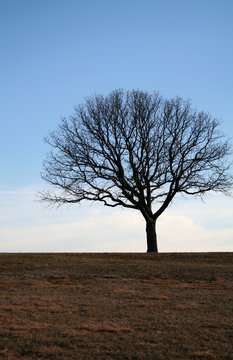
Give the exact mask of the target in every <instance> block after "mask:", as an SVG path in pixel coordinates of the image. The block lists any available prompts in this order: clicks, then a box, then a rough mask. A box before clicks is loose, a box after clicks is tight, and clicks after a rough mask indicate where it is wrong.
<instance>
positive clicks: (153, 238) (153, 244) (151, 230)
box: [146, 219, 158, 252]
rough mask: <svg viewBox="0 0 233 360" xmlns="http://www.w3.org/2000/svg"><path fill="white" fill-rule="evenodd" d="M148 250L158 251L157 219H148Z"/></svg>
mask: <svg viewBox="0 0 233 360" xmlns="http://www.w3.org/2000/svg"><path fill="white" fill-rule="evenodd" d="M146 237H147V252H158V247H157V235H156V230H155V221H154V220H151V219H150V220H148V219H147V220H146Z"/></svg>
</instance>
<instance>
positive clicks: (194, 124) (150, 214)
mask: <svg viewBox="0 0 233 360" xmlns="http://www.w3.org/2000/svg"><path fill="white" fill-rule="evenodd" d="M46 142H47V143H48V144H49V145H50V146H51V147H52V151H51V152H50V154H48V157H47V160H46V161H45V163H44V172H43V173H42V178H43V179H44V180H46V181H47V182H48V183H49V184H52V185H54V186H55V187H56V188H57V189H60V191H57V192H49V191H48V192H44V193H42V194H41V198H42V200H45V201H47V202H49V203H50V204H57V205H61V204H63V203H80V202H81V201H82V200H90V201H101V202H103V203H104V205H106V206H110V207H115V206H123V207H126V208H130V209H136V210H139V211H140V212H141V214H142V215H143V217H144V219H145V221H146V234H147V251H148V252H157V251H158V248H157V237H156V221H157V219H158V217H159V216H160V215H161V214H162V213H163V212H164V210H165V209H166V208H167V207H168V205H170V204H171V202H172V200H173V198H174V197H175V195H176V194H179V193H180V194H184V195H200V196H202V195H203V194H205V193H206V192H209V191H218V192H222V193H228V192H229V190H230V188H231V186H232V183H233V182H232V176H231V174H230V171H229V170H230V164H229V163H227V155H228V154H229V153H230V146H229V142H228V140H226V139H225V138H224V136H223V135H222V134H221V133H220V131H219V123H218V121H217V120H216V119H213V118H212V117H211V116H210V115H209V114H207V113H205V112H197V111H195V110H193V109H192V108H191V105H190V102H188V101H184V100H182V99H181V98H179V97H177V98H174V99H170V100H164V99H163V98H162V97H161V96H160V95H159V94H158V93H154V94H153V95H149V94H148V93H147V92H142V91H134V90H133V91H129V92H126V93H125V92H124V91H123V90H116V91H113V92H111V93H110V94H109V95H108V96H106V97H104V96H95V97H92V98H88V99H87V100H86V102H85V104H84V105H80V106H78V107H77V108H76V109H75V113H74V115H73V116H71V117H70V118H69V119H63V120H62V122H61V124H60V125H59V127H58V129H57V130H56V131H53V132H51V133H50V135H49V136H48V137H47V138H46Z"/></svg>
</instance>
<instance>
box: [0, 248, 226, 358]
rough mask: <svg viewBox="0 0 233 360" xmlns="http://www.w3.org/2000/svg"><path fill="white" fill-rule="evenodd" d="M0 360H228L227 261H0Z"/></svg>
mask: <svg viewBox="0 0 233 360" xmlns="http://www.w3.org/2000/svg"><path fill="white" fill-rule="evenodd" d="M0 359H12V360H16V359H17V360H19V359H24V360H28V359H46V360H47V359H53V360H56V359H57V360H62V359H67V360H68V359H69V360H70V359H75V360H79V359H87V360H89V359H97V360H100V359H103V360H107V359H122V360H125V359H146V360H150V359H151V360H152V359H153V360H160V359H163V360H170V359H171V360H173V359H179V360H181V359H194V360H196V359H219V360H230V359H233V253H195V254H194V253H190V254H127V253H126V254H67V253H65V254H61V253H60V254H0Z"/></svg>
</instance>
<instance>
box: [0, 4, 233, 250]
mask: <svg viewBox="0 0 233 360" xmlns="http://www.w3.org/2000/svg"><path fill="white" fill-rule="evenodd" d="M232 19H233V2H232V1H231V0H222V1H219V0H218V1H216V0H195V1H191V0H133V1H132V0H118V1H114V0H76V1H75V0H67V1H65V0H20V1H18V0H0V46H1V57H0V69H1V70H0V71H1V77H0V79H1V81H0V99H1V106H0V119H1V120H0V121H1V132H0V153H1V170H0V251H145V234H144V232H145V231H144V227H145V226H144V223H143V219H141V218H140V215H139V214H137V213H136V212H129V211H127V210H121V209H117V210H109V209H104V208H103V207H102V206H101V205H93V206H89V205H86V204H84V205H83V206H81V207H80V206H77V207H72V208H67V207H65V208H64V209H58V210H56V209H53V210H48V209H45V208H44V207H43V206H42V205H41V204H38V203H36V202H35V201H34V197H35V193H36V192H37V191H38V190H40V189H42V188H46V186H47V185H46V184H43V182H42V180H41V179H40V171H41V170H42V162H43V159H44V158H45V154H46V151H47V150H48V149H47V146H46V144H45V143H44V142H43V137H44V136H45V135H47V134H48V132H49V130H51V129H54V128H56V126H57V124H58V122H59V121H60V119H61V117H63V116H69V115H70V114H71V113H72V112H73V108H74V106H75V105H77V104H79V103H80V102H83V100H84V99H85V97H86V96H89V95H92V94H94V93H104V94H106V93H108V92H110V91H111V90H113V89H116V88H123V89H133V88H134V89H142V90H147V91H149V92H153V91H154V90H158V91H160V92H161V94H162V95H164V96H165V97H173V96H176V95H180V96H181V97H183V98H184V99H190V100H191V101H192V104H193V106H194V107H195V108H197V109H199V110H204V111H207V112H210V113H211V114H212V115H213V116H214V117H216V118H218V119H220V120H221V121H222V129H223V131H224V132H225V133H226V134H227V135H229V136H231V135H232V134H233V121H232V115H233V101H232V99H233V66H232V64H233V21H232ZM232 215H233V211H232V199H230V198H223V197H222V196H218V195H212V196H209V197H208V198H207V199H206V203H204V204H203V203H202V202H200V201H198V200H193V199H189V201H185V202H183V201H178V202H177V204H175V205H174V206H173V207H171V208H170V209H169V210H168V211H167V213H165V214H164V215H162V217H161V220H160V223H159V234H158V235H159V248H160V250H161V251H198V250H200V251H202V250H203V251H204V250H205V251H224V250H225V251H233V220H232V219H233V216H232ZM106 223H107V224H109V226H108V227H105V228H106V230H105V233H104V234H103V224H106ZM132 224H133V226H132ZM192 234H193V236H191V235H192ZM194 234H195V235H194ZM197 238H198V240H197ZM109 239H110V240H109Z"/></svg>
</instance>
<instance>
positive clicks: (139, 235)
mask: <svg viewBox="0 0 233 360" xmlns="http://www.w3.org/2000/svg"><path fill="white" fill-rule="evenodd" d="M35 192H36V188H35V187H32V188H27V189H22V190H19V191H14V192H11V191H10V192H7V193H6V192H4V193H3V192H1V191H0V222H1V224H0V251H1V252H7V251H9V252H31V251H45V252H46V251H71V252H72V251H93V252H96V251H101V252H105V251H106V252H108V251H109V252H114V251H116V252H117V251H122V252H124V251H133V252H145V251H146V235H145V222H144V220H143V218H142V216H141V215H140V214H139V213H138V212H137V211H133V210H132V211H129V210H127V209H120V208H115V209H110V208H106V207H104V206H102V205H101V204H94V205H83V206H82V205H81V206H72V207H67V206H66V207H64V208H59V209H52V210H51V209H46V208H44V207H43V206H42V205H41V204H40V203H38V202H35V201H34V195H35ZM232 219H233V207H232V199H229V198H224V197H222V196H212V197H211V198H210V199H209V200H207V202H206V204H203V203H202V202H201V201H198V200H193V199H190V200H189V201H185V202H181V201H178V202H177V203H176V202H174V205H173V207H171V208H169V209H168V210H167V211H165V213H164V214H163V215H162V216H161V217H160V218H159V220H158V226H157V230H158V246H159V251H168V252H169V251H177V252H178V251H181V252H182V251H233V223H232Z"/></svg>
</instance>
